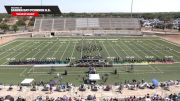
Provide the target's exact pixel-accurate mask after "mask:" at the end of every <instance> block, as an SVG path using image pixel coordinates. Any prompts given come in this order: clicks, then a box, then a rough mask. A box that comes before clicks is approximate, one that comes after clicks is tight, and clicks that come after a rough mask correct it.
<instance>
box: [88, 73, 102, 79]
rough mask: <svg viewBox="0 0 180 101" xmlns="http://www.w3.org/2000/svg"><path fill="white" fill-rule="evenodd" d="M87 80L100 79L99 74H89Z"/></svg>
mask: <svg viewBox="0 0 180 101" xmlns="http://www.w3.org/2000/svg"><path fill="white" fill-rule="evenodd" d="M89 80H100V76H99V74H89Z"/></svg>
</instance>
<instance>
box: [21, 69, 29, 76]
mask: <svg viewBox="0 0 180 101" xmlns="http://www.w3.org/2000/svg"><path fill="white" fill-rule="evenodd" d="M26 70H27V68H25V69H24V70H23V71H22V72H21V73H20V74H19V75H20V76H23V74H24V73H25V72H26Z"/></svg>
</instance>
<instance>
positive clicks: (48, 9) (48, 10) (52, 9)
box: [5, 5, 61, 14]
mask: <svg viewBox="0 0 180 101" xmlns="http://www.w3.org/2000/svg"><path fill="white" fill-rule="evenodd" d="M5 8H6V11H7V12H8V14H11V13H12V12H38V13H39V14H61V11H60V9H59V7H58V6H24V5H23V6H21V5H18V6H17V5H13V6H10V5H5Z"/></svg>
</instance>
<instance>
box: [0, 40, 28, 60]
mask: <svg viewBox="0 0 180 101" xmlns="http://www.w3.org/2000/svg"><path fill="white" fill-rule="evenodd" d="M25 43H26V42H23V43H21V44H19V45H17V46H15V47H16V48H17V47H19V46H20V45H22V44H25ZM15 47H13V48H14V49H15ZM23 47H25V45H24V46H23ZM23 47H21V48H20V49H18V50H21V49H22V48H23ZM13 48H11V49H13ZM11 54H14V53H11ZM11 54H8V53H7V55H6V56H4V57H2V58H0V60H2V59H4V58H6V57H8V56H10V55H11Z"/></svg>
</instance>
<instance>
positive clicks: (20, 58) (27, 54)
mask: <svg viewBox="0 0 180 101" xmlns="http://www.w3.org/2000/svg"><path fill="white" fill-rule="evenodd" d="M42 44H43V42H42V43H40V44H39V45H38V46H37V47H35V48H39V47H40V46H41V45H42ZM35 48H34V49H35ZM31 52H32V51H29V52H28V53H26V55H24V56H23V57H21V58H20V59H23V58H25V57H26V56H28V55H29V54H30V53H31Z"/></svg>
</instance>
